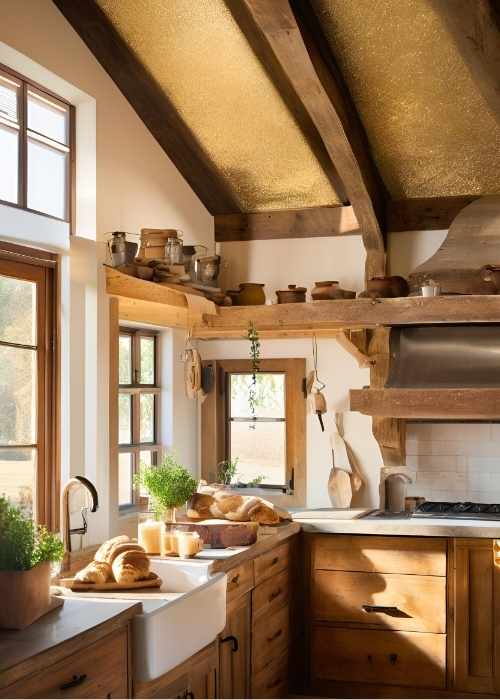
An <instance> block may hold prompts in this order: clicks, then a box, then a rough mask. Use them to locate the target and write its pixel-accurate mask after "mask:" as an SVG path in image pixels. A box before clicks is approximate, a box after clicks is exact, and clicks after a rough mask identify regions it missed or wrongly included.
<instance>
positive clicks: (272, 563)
mask: <svg viewBox="0 0 500 700" xmlns="http://www.w3.org/2000/svg"><path fill="white" fill-rule="evenodd" d="M279 560H280V558H279V557H274V559H273V560H272V562H271V566H274V565H275V564H277V563H278V562H279Z"/></svg>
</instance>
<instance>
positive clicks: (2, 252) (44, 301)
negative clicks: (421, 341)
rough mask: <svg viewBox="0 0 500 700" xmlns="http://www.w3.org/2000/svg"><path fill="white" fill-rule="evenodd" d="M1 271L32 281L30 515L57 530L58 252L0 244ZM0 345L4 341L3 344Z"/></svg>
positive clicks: (58, 407)
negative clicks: (34, 416)
mask: <svg viewBox="0 0 500 700" xmlns="http://www.w3.org/2000/svg"><path fill="white" fill-rule="evenodd" d="M0 275H2V276H7V277H13V278H17V279H25V280H28V281H30V282H34V283H36V285H37V310H36V313H37V342H36V346H33V347H36V350H37V421H36V428H37V439H36V443H34V444H33V445H28V446H19V445H16V446H12V447H10V446H9V447H6V446H2V448H1V449H23V447H24V448H25V449H29V448H32V449H36V454H37V460H36V472H35V474H36V476H35V489H36V500H35V501H34V504H33V505H34V510H35V513H34V515H35V518H36V520H37V522H38V523H40V524H43V525H46V526H47V527H48V528H49V529H50V530H52V531H57V530H58V529H59V500H60V374H59V370H60V355H59V347H60V344H59V333H60V327H59V313H58V309H59V306H60V302H59V290H60V282H59V256H57V255H55V254H53V253H47V252H46V251H41V250H36V249H32V248H27V247H24V246H19V245H16V244H11V243H4V242H0ZM2 344H3V343H2Z"/></svg>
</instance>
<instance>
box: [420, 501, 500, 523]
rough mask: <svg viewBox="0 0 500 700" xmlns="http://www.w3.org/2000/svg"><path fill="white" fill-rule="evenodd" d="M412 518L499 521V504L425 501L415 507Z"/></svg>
mask: <svg viewBox="0 0 500 700" xmlns="http://www.w3.org/2000/svg"><path fill="white" fill-rule="evenodd" d="M413 517H417V518H425V517H427V518H477V519H479V520H500V503H472V502H470V501H464V502H462V503H450V502H448V501H425V502H424V503H421V504H420V505H419V506H417V508H416V510H415V512H414V513H413Z"/></svg>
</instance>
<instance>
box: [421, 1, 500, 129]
mask: <svg viewBox="0 0 500 700" xmlns="http://www.w3.org/2000/svg"><path fill="white" fill-rule="evenodd" d="M432 2H433V7H434V9H435V11H436V13H437V14H438V15H439V16H440V17H442V18H443V20H444V22H445V24H446V26H447V28H448V31H449V32H450V34H451V36H452V37H453V40H454V42H455V44H456V46H457V48H458V50H459V52H460V55H461V56H462V58H463V60H464V63H465V64H466V66H467V68H468V69H469V72H470V74H471V75H472V78H473V80H474V82H475V84H476V86H477V87H478V89H479V90H480V91H481V93H482V95H483V97H484V98H485V100H486V102H487V104H488V106H489V108H490V110H491V112H492V113H493V115H494V116H495V118H496V119H497V121H499V122H500V2H499V0H432Z"/></svg>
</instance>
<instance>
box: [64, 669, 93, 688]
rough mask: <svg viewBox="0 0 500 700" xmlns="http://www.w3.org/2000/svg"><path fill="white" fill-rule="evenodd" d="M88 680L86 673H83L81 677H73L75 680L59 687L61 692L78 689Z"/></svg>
mask: <svg viewBox="0 0 500 700" xmlns="http://www.w3.org/2000/svg"><path fill="white" fill-rule="evenodd" d="M86 678H87V674H86V673H82V674H81V675H80V676H73V678H72V679H71V680H70V681H68V682H67V683H63V684H62V685H60V686H59V690H69V689H70V688H76V687H77V686H78V685H81V684H82V683H83V682H84V681H85V680H86Z"/></svg>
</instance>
